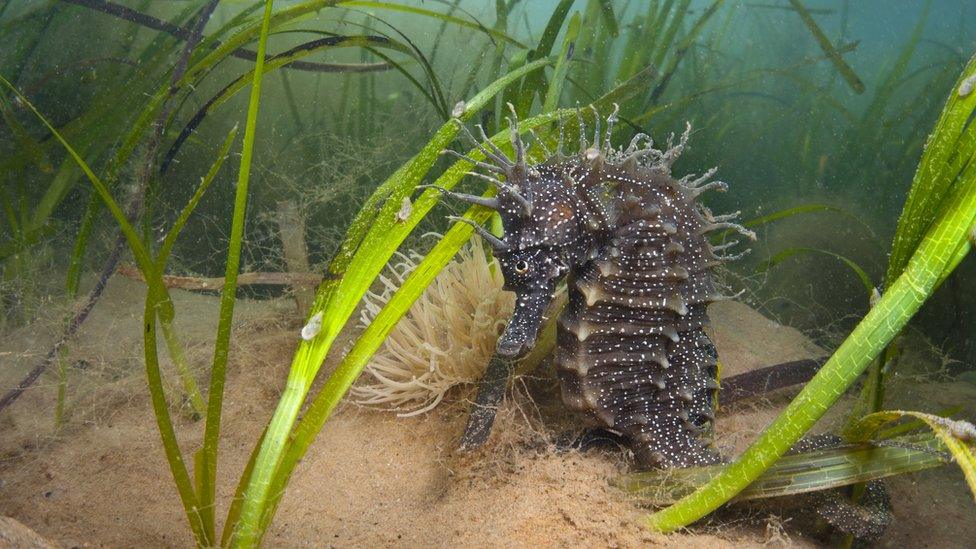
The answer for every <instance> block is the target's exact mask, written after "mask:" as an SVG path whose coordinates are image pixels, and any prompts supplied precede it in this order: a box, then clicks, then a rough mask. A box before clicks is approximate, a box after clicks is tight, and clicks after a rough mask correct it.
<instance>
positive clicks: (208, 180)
mask: <svg viewBox="0 0 976 549" xmlns="http://www.w3.org/2000/svg"><path fill="white" fill-rule="evenodd" d="M235 139H237V125H236V124H235V125H234V127H233V128H231V130H230V132H228V133H227V137H226V138H224V143H223V145H221V146H220V149H219V150H218V151H217V157H216V158H215V159H214V162H213V164H211V165H210V169H209V170H207V175H205V176H204V177H203V179H201V180H200V185H199V186H197V190H196V191H195V192H194V193H193V196H192V197H190V200H189V201H188V202H187V204H186V206H184V207H183V210H182V211H180V215H178V216H177V217H176V221H174V222H173V226H172V227H171V228H170V230H169V231H168V232H167V233H166V236H165V237H164V238H163V244H162V245H161V246H160V247H159V251H158V252H156V264H157V265H159V271H160V272H163V267H164V266H165V265H166V262H167V261H168V260H169V254H170V252H171V251H172V250H173V245H175V244H176V239H177V238H179V236H180V233H182V232H183V227H184V226H185V225H186V222H187V221H188V220H189V219H190V215H191V214H193V211H194V210H195V209H196V207H197V205H198V204H199V203H200V200H201V199H202V198H203V195H204V194H206V192H207V190H208V189H209V188H210V185H211V184H212V183H213V182H214V179H215V178H216V177H217V174H218V173H219V172H220V168H221V167H222V166H223V165H224V161H225V160H227V156H228V154H229V153H230V147H231V145H233V144H234V140H235Z"/></svg>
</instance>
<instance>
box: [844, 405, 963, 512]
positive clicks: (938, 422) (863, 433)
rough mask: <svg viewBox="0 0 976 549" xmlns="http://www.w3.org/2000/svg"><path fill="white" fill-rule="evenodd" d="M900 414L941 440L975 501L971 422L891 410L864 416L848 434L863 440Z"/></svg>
mask: <svg viewBox="0 0 976 549" xmlns="http://www.w3.org/2000/svg"><path fill="white" fill-rule="evenodd" d="M903 417H912V418H915V419H916V420H919V421H921V422H923V423H925V425H927V426H928V427H929V428H930V429H932V432H934V433H935V435H936V436H937V437H938V438H939V440H940V441H941V442H942V444H944V445H945V447H946V448H948V449H949V452H950V453H951V454H952V457H953V459H954V460H955V462H956V465H958V466H959V468H960V469H962V473H963V476H965V477H966V483H967V484H968V485H969V491H970V492H972V495H973V499H974V501H976V427H974V426H973V424H972V423H969V422H967V421H961V420H956V419H949V418H944V417H940V416H937V415H934V414H926V413H923V412H906V411H902V410H892V411H884V412H875V413H873V414H870V415H867V416H865V417H864V418H862V419H861V421H859V422H858V423H857V425H855V427H854V429H853V430H852V431H851V434H850V437H851V438H852V439H853V440H856V441H857V440H865V439H867V438H869V437H871V436H872V435H873V434H874V433H875V432H876V431H878V429H880V428H881V427H882V426H883V425H885V424H887V423H890V422H892V421H896V420H898V419H901V418H903Z"/></svg>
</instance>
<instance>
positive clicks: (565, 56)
mask: <svg viewBox="0 0 976 549" xmlns="http://www.w3.org/2000/svg"><path fill="white" fill-rule="evenodd" d="M580 24H581V19H580V14H579V12H576V13H574V14H573V17H572V18H570V20H569V25H568V26H567V27H566V36H565V37H564V38H563V46H562V49H560V50H559V58H558V59H556V68H555V69H554V70H553V73H552V80H550V82H549V89H548V90H546V97H545V99H544V100H543V102H542V112H551V111H554V110H556V107H557V106H559V96H560V94H561V93H562V90H563V82H565V80H566V71H568V70H569V60H570V55H571V52H572V49H573V44H574V43H575V42H576V37H577V35H579V30H580Z"/></svg>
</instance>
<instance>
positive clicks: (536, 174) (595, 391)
mask: <svg viewBox="0 0 976 549" xmlns="http://www.w3.org/2000/svg"><path fill="white" fill-rule="evenodd" d="M617 112H618V107H617V106H616V105H614V108H613V112H612V114H611V115H610V116H609V117H608V118H607V127H606V132H605V134H601V129H600V117H599V116H596V117H595V118H596V123H595V124H594V125H595V128H594V131H593V140H592V142H590V141H587V139H586V138H585V137H583V136H584V129H585V127H584V123H583V120H582V117H580V136H581V137H580V149H579V151H578V152H577V153H575V154H569V155H567V154H565V153H564V152H563V148H564V132H563V128H562V126H560V131H559V141H558V146H557V148H556V150H555V152H552V151H549V150H548V149H545V150H544V153H545V155H546V159H545V160H544V161H542V162H539V163H531V162H530V161H529V160H528V156H527V145H526V144H525V142H524V141H523V140H522V137H521V131H520V128H519V123H518V118H517V116H516V115H515V111H514V110H512V116H511V118H510V119H509V127H510V132H511V143H512V150H513V156H514V158H510V157H509V156H508V155H507V154H506V153H504V152H503V151H502V150H501V149H500V148H499V147H497V146H496V145H494V144H493V143H492V142H491V140H489V139H488V138H487V136H486V135H485V132H484V129H483V128H481V126H478V128H479V130H480V131H481V138H482V139H481V140H478V139H477V138H475V137H474V136H473V135H472V134H471V132H470V131H469V130H467V128H466V127H465V126H464V125H463V124H462V125H461V128H462V129H463V131H464V132H465V133H466V134H467V135H468V137H469V138H470V139H471V140H472V141H474V143H475V144H476V145H477V146H478V148H479V149H480V151H481V152H482V153H483V154H484V157H485V161H478V160H476V159H474V158H470V157H468V156H465V155H462V154H460V153H457V152H455V151H445V152H449V153H451V154H454V155H456V156H458V157H461V158H464V159H466V160H468V161H470V162H472V163H473V164H474V165H475V166H477V167H478V168H480V170H481V171H480V172H471V173H472V175H475V176H477V177H479V178H481V179H485V180H487V181H489V182H490V183H491V184H493V185H494V186H495V187H496V188H497V193H496V195H495V196H494V197H492V198H486V197H483V196H474V195H470V194H463V193H458V192H453V191H447V190H444V189H441V190H442V192H443V193H445V194H446V195H448V196H449V197H451V198H454V199H457V200H461V201H463V202H467V203H471V204H479V205H482V206H486V207H488V208H491V209H493V210H495V211H496V212H498V214H499V216H500V218H501V222H502V228H503V233H504V234H503V236H501V237H496V236H495V235H493V234H492V233H490V232H489V231H487V230H486V229H485V228H484V227H482V226H481V225H478V224H476V223H473V222H471V221H470V220H467V219H465V218H456V217H454V218H452V219H454V220H459V221H464V222H467V223H470V224H471V225H473V226H474V228H475V230H476V231H477V232H478V234H480V235H481V237H482V238H483V239H484V240H485V241H486V242H488V243H489V244H490V245H491V247H492V249H493V252H494V255H495V257H496V258H497V259H498V261H499V264H500V266H501V270H502V274H503V275H504V279H505V286H504V288H505V289H506V290H508V291H512V292H515V294H516V302H515V308H514V311H513V313H512V316H511V319H510V321H509V323H508V325H507V327H506V329H505V331H504V333H503V334H502V335H501V337H500V338H499V340H498V344H497V347H496V353H497V354H499V355H501V356H504V357H510V358H516V357H519V356H521V355H523V354H525V353H527V352H528V351H529V350H530V349H531V348H532V347H533V345H534V344H535V342H536V338H537V334H538V331H539V326H540V324H541V322H542V319H543V316H544V314H545V312H546V310H547V307H548V306H549V305H550V303H551V301H552V299H553V295H554V293H555V291H556V288H557V284H558V283H560V282H561V281H562V280H563V279H565V280H566V284H567V292H568V303H567V305H566V307H565V308H564V310H563V311H562V313H561V314H560V316H559V318H558V329H557V349H556V355H555V366H556V371H557V374H558V377H559V382H560V387H561V392H562V398H563V401H564V402H565V404H566V405H567V406H568V407H569V408H571V409H573V410H577V411H579V412H581V413H583V414H584V415H586V416H588V417H589V418H590V419H591V420H592V421H593V422H595V423H596V425H597V426H599V427H602V428H604V429H606V430H609V431H611V432H613V433H616V434H618V435H620V436H622V437H623V438H624V440H625V441H626V442H627V443H628V444H629V446H630V447H631V449H632V450H633V453H634V456H635V458H636V461H637V463H638V465H639V466H640V467H642V468H665V467H685V466H692V465H705V464H712V463H717V462H718V461H719V456H718V453H717V452H716V451H715V450H714V449H713V448H712V447H711V444H710V440H709V437H710V433H711V426H712V423H713V421H714V418H715V406H716V391H717V390H718V379H717V375H718V372H717V371H716V370H717V366H716V363H717V356H716V353H715V349H714V347H713V345H712V343H711V341H710V340H709V338H708V336H707V335H706V334H705V332H704V331H703V327H704V326H705V325H706V323H707V322H708V318H707V314H706V307H707V305H708V304H709V303H711V302H714V301H716V300H719V299H723V296H722V295H721V294H720V293H719V292H718V291H717V290H716V285H715V283H714V281H713V278H712V270H713V269H714V267H716V266H717V265H719V264H721V263H722V262H723V261H726V260H729V259H734V258H736V257H738V256H739V255H741V254H737V255H726V254H725V253H724V250H727V249H728V248H730V247H731V246H734V245H736V244H737V243H738V242H739V240H737V239H735V240H732V241H730V242H727V243H724V244H721V245H713V244H712V243H710V241H709V235H710V234H711V233H713V231H730V234H731V233H739V234H742V235H745V236H746V237H748V238H750V239H753V240H754V239H755V235H754V234H753V233H752V232H751V231H749V230H747V229H745V228H744V227H743V226H742V225H740V224H738V223H736V222H735V218H736V216H737V215H738V214H737V213H736V214H731V215H713V214H712V213H711V211H709V209H708V208H706V207H705V206H704V205H702V204H701V203H700V202H699V200H698V198H699V196H700V195H701V194H702V193H704V192H706V191H709V190H720V191H724V190H726V189H727V185H726V184H725V183H723V182H721V181H715V180H712V177H713V176H714V175H715V172H716V170H715V169H710V170H708V171H706V172H705V173H703V174H702V175H700V176H696V175H688V176H685V177H682V178H680V179H675V178H674V177H673V176H672V174H671V167H672V165H673V164H674V162H675V160H677V158H678V157H679V156H680V154H681V153H682V151H683V150H684V149H685V147H686V146H687V143H688V138H689V135H690V130H691V126H690V124H689V125H688V126H687V129H686V130H685V132H684V133H683V134H682V135H681V137H680V138H679V140H678V142H677V143H674V136H672V137H671V139H669V141H668V146H667V148H665V149H664V150H658V149H655V148H654V145H653V142H652V140H651V139H650V138H649V137H648V136H647V135H644V134H638V135H637V136H635V137H634V138H633V140H632V141H631V142H630V144H629V145H628V146H627V147H626V148H619V149H618V148H614V146H613V145H612V143H611V136H612V132H613V126H614V123H615V122H616V121H617ZM594 113H595V111H594ZM536 142H538V143H540V145H541V146H542V147H545V145H544V144H543V143H542V142H541V141H538V140H537V141H536Z"/></svg>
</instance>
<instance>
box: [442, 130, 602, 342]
mask: <svg viewBox="0 0 976 549" xmlns="http://www.w3.org/2000/svg"><path fill="white" fill-rule="evenodd" d="M511 128H512V137H511V139H512V147H513V150H514V158H511V159H510V158H509V157H508V156H507V155H506V154H505V153H504V152H502V151H501V150H500V149H499V148H498V147H496V146H494V145H493V144H492V143H491V141H490V140H488V139H487V138H485V140H484V144H483V145H479V148H480V150H481V152H483V153H484V154H485V157H486V159H487V160H488V162H478V161H474V160H473V159H468V160H470V161H472V162H474V163H475V164H476V165H477V166H478V167H480V168H481V169H482V170H483V171H485V172H488V174H490V175H487V174H483V173H476V174H472V175H476V176H477V177H480V178H482V179H487V180H489V181H490V182H491V183H493V184H494V186H495V187H496V188H497V190H498V192H497V195H496V196H495V197H493V198H485V197H477V196H472V195H466V194H461V193H454V192H450V191H444V192H445V193H446V194H448V195H449V196H451V197H453V198H457V199H460V200H463V201H466V202H469V203H472V204H479V205H482V206H487V207H489V208H491V209H493V210H495V211H496V212H498V214H499V216H500V217H501V221H502V228H503V231H504V234H503V236H501V237H496V236H495V235H493V234H491V233H489V232H488V231H487V230H485V229H484V228H483V227H481V226H480V225H477V224H474V223H471V224H472V225H473V226H474V227H475V230H476V231H477V232H478V233H479V234H480V235H481V236H482V237H483V238H484V239H485V240H486V241H487V242H488V243H489V244H490V245H491V247H492V250H493V253H494V255H495V257H496V258H497V259H498V261H499V263H500V264H501V269H502V274H503V275H504V277H505V286H504V288H505V289H506V290H508V291H512V292H515V294H516V299H515V309H514V311H513V313H512V318H511V320H510V321H509V323H508V326H507V327H506V329H505V332H504V333H503V334H502V336H501V338H500V339H499V341H498V346H497V348H496V352H497V353H498V354H499V355H502V356H507V357H518V356H521V355H524V354H525V353H527V352H528V351H529V350H530V349H531V348H532V347H533V346H534V345H535V341H536V337H537V335H538V331H539V326H540V324H541V323H542V318H543V315H544V314H545V312H546V309H547V308H548V307H549V304H550V302H551V301H552V298H553V295H554V294H555V291H556V285H557V284H558V282H559V281H560V280H561V279H562V278H563V277H565V276H566V274H567V273H568V272H569V270H570V267H571V266H572V265H574V264H577V263H578V262H579V261H580V260H581V258H582V256H583V255H584V254H585V250H587V249H588V246H587V238H588V235H587V231H585V230H584V227H583V226H582V223H583V220H582V219H580V211H581V208H580V204H579V198H578V197H577V195H576V193H575V192H574V190H573V184H572V181H571V180H570V179H569V178H568V175H567V174H568V173H569V171H568V169H569V164H570V163H556V162H544V163H542V164H529V163H528V162H527V160H526V155H525V145H524V143H523V142H522V140H521V138H520V136H519V130H518V121H517V120H514V119H513V120H512V121H511ZM472 138H473V136H472ZM475 141H476V142H477V140H475ZM458 156H461V155H458ZM456 219H460V220H461V221H468V222H469V223H470V221H469V220H466V219H461V218H456Z"/></svg>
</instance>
